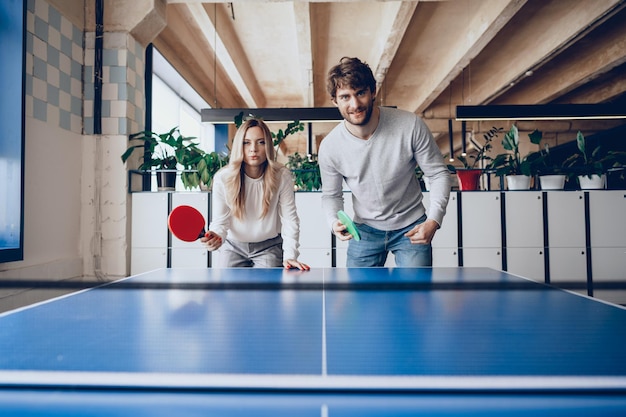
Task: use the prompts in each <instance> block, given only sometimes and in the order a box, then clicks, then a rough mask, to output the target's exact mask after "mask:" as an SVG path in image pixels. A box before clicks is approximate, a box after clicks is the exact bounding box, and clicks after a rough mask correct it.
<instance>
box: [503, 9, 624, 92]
mask: <svg viewBox="0 0 626 417" xmlns="http://www.w3.org/2000/svg"><path fill="white" fill-rule="evenodd" d="M624 18H626V8H624V9H622V12H621V13H619V14H618V15H617V16H616V17H615V18H612V19H610V20H609V21H608V22H605V23H604V24H603V25H602V30H599V31H591V33H590V34H588V35H587V36H585V38H584V41H580V42H576V43H575V44H574V46H573V47H571V48H568V49H567V50H566V51H564V52H563V53H561V54H560V55H559V56H557V57H555V59H553V60H551V61H550V62H549V63H546V64H545V65H543V66H541V67H540V68H539V69H537V70H536V71H534V72H533V75H532V76H530V77H525V79H523V80H522V81H521V82H520V83H519V84H518V85H516V86H515V87H513V88H511V90H510V91H509V92H508V93H507V94H505V95H503V96H502V97H500V98H499V99H498V100H495V101H494V102H493V104H503V103H507V104H528V103H550V102H552V101H553V100H555V99H557V98H558V97H561V96H563V95H565V94H567V93H569V92H571V91H574V90H575V89H576V88H578V87H580V86H582V85H586V84H588V83H589V82H591V81H593V80H594V79H596V78H598V77H599V76H601V75H602V74H605V73H608V72H610V71H612V70H613V69H615V68H618V67H620V66H622V65H623V64H624V63H626V25H624V20H623V19H624ZM582 63H584V65H583V64H582ZM616 78H619V77H616ZM606 99H610V96H609V97H606V98H597V99H596V100H595V101H588V102H587V103H599V102H602V101H606ZM531 100H532V101H531Z"/></svg>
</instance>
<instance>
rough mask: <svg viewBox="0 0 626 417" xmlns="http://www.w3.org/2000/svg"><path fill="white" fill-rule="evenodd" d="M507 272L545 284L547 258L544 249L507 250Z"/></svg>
mask: <svg viewBox="0 0 626 417" xmlns="http://www.w3.org/2000/svg"><path fill="white" fill-rule="evenodd" d="M506 259H507V272H510V273H512V274H516V275H520V276H523V277H526V278H530V279H532V280H535V281H537V282H544V281H545V277H546V273H545V258H544V249H543V248H507V249H506Z"/></svg>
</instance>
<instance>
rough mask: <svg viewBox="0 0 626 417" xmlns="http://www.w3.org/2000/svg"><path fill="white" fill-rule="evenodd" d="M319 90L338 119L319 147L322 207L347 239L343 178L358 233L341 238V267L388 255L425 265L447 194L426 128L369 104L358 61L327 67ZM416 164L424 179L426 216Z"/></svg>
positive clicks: (372, 93) (371, 88)
mask: <svg viewBox="0 0 626 417" xmlns="http://www.w3.org/2000/svg"><path fill="white" fill-rule="evenodd" d="M327 88H328V92H329V94H330V96H331V99H332V101H333V103H334V104H335V106H337V108H338V109H339V112H340V113H341V115H342V116H343V118H344V121H343V122H342V123H340V124H339V125H337V126H336V127H335V128H334V129H333V130H332V131H331V132H330V133H329V134H328V136H326V137H325V138H324V140H323V141H322V142H321V145H320V149H319V155H318V160H319V165H320V170H321V174H322V206H323V208H324V211H325V213H326V216H327V218H328V221H329V224H330V226H331V228H332V231H333V233H334V234H335V236H337V238H338V239H340V240H350V239H352V235H350V234H349V233H348V232H347V231H346V226H345V225H344V224H342V223H341V222H340V221H339V220H338V218H337V211H338V210H342V209H343V193H342V191H343V181H345V183H346V184H347V185H348V187H349V188H350V190H351V191H352V201H353V207H354V221H355V224H356V227H357V230H358V232H359V235H360V236H361V239H360V240H359V241H356V240H354V239H353V240H351V241H350V243H349V246H348V261H347V266H348V267H372V266H384V264H385V261H386V259H387V255H388V253H389V252H391V253H393V254H394V256H395V261H396V265H397V266H408V267H415V266H431V265H432V248H431V241H432V239H433V236H434V235H435V232H436V231H437V229H438V228H439V227H440V226H441V224H442V221H443V217H444V215H445V212H446V206H447V204H448V198H449V197H450V173H449V172H448V169H447V167H446V165H445V164H444V162H443V157H442V155H441V153H440V151H439V148H438V147H437V145H436V144H435V142H434V140H433V136H432V133H431V132H430V130H429V129H428V127H427V126H426V124H425V123H424V121H423V120H422V119H421V118H419V117H418V116H417V115H415V114H414V113H411V112H407V111H403V110H398V109H392V108H386V107H378V106H376V105H375V101H376V80H375V78H374V75H373V74H372V70H371V69H370V67H369V66H368V65H367V64H366V63H364V62H361V61H360V60H359V59H358V58H347V57H344V58H342V59H341V61H340V63H339V64H338V65H336V66H335V67H333V68H331V70H330V71H329V73H328V85H327ZM417 166H419V167H420V168H421V169H422V171H423V172H424V175H425V176H426V177H427V178H429V180H430V206H429V210H428V216H427V215H426V209H425V207H424V204H423V203H422V198H423V196H422V192H421V189H420V186H419V181H418V180H417V177H416V175H415V168H416V167H417Z"/></svg>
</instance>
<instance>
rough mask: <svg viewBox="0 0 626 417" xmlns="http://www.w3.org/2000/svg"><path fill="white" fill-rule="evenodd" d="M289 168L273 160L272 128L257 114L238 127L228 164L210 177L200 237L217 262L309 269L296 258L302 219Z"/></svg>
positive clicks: (236, 265) (232, 264) (242, 265)
mask: <svg viewBox="0 0 626 417" xmlns="http://www.w3.org/2000/svg"><path fill="white" fill-rule="evenodd" d="M293 188H294V186H293V179H292V177H291V172H289V170H288V169H287V168H286V167H285V166H283V165H282V164H279V163H278V162H276V161H275V150H274V146H273V143H272V134H271V133H270V130H269V129H268V127H267V125H266V124H265V123H264V122H263V121H262V120H260V119H254V118H253V119H248V120H247V121H245V122H244V123H243V124H242V125H241V127H240V128H239V129H238V130H237V133H236V134H235V137H234V139H233V143H232V146H231V153H230V159H229V163H228V165H227V166H225V167H224V168H222V169H221V170H220V171H218V172H217V173H216V174H215V177H214V178H213V192H212V198H213V221H212V222H211V224H210V226H209V232H208V233H207V235H206V236H205V237H203V238H202V239H201V242H203V243H204V244H205V246H206V248H207V249H208V250H209V251H215V250H217V249H220V248H221V250H220V256H219V257H218V258H219V259H218V262H217V264H218V265H216V266H221V267H227V268H228V267H257V268H272V267H280V266H284V267H285V268H286V269H291V268H298V269H300V270H309V269H310V268H309V266H308V265H306V264H304V263H302V262H299V261H298V255H299V252H298V247H299V242H298V239H299V234H300V222H299V219H298V214H297V212H296V204H295V196H294V191H293Z"/></svg>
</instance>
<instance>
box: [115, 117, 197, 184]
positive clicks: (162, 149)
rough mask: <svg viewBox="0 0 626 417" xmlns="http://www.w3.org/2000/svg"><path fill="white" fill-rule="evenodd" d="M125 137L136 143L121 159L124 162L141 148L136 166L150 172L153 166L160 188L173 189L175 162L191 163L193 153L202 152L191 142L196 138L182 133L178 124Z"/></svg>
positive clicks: (176, 163)
mask: <svg viewBox="0 0 626 417" xmlns="http://www.w3.org/2000/svg"><path fill="white" fill-rule="evenodd" d="M128 139H129V141H131V142H132V143H135V144H133V145H130V146H129V147H128V149H126V152H124V153H123V154H122V162H126V161H127V160H128V158H130V156H131V155H132V154H133V153H134V152H135V150H140V151H141V150H142V151H143V155H142V156H141V161H142V162H141V164H140V165H139V167H138V169H139V170H141V171H146V173H149V172H148V171H151V170H152V168H155V169H156V173H157V185H158V187H159V190H173V189H175V186H176V174H177V171H176V167H177V165H178V164H179V163H180V164H183V165H185V164H190V163H191V162H190V161H191V160H192V159H193V157H194V156H193V155H194V154H196V155H197V154H201V153H202V150H200V149H199V148H198V147H197V145H196V144H195V142H193V139H195V137H184V136H182V135H181V134H180V131H179V129H178V127H174V128H173V129H171V130H170V131H169V132H166V133H161V134H158V133H154V132H150V131H143V132H138V133H133V134H131V135H130V136H129V138H128Z"/></svg>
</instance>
